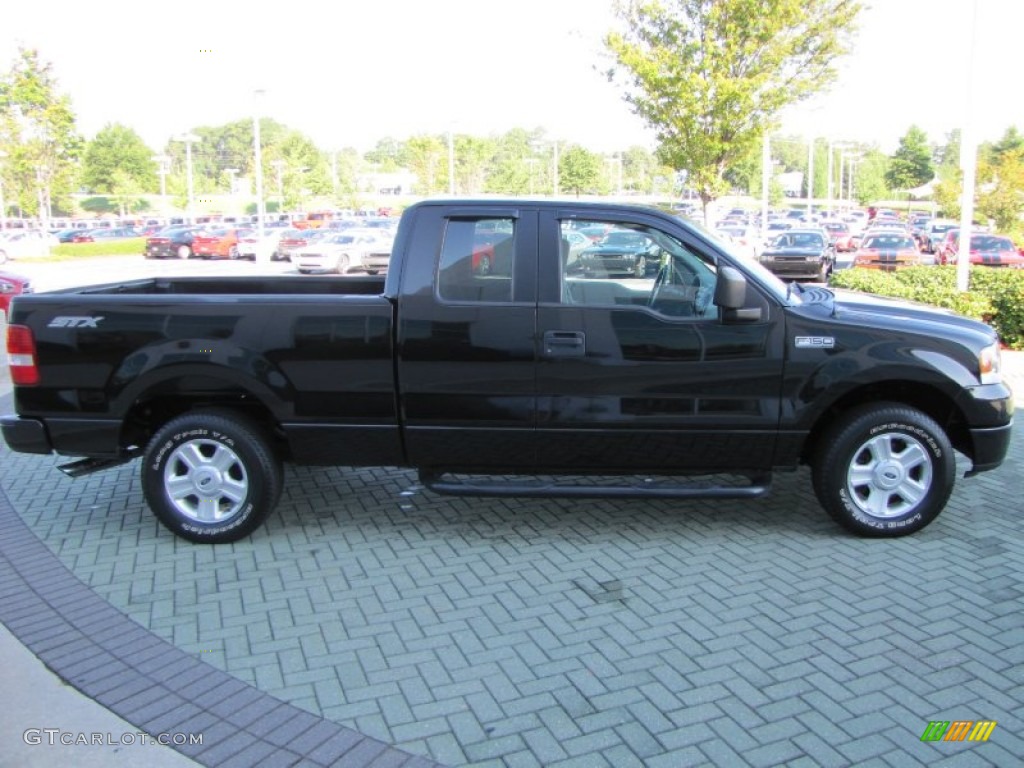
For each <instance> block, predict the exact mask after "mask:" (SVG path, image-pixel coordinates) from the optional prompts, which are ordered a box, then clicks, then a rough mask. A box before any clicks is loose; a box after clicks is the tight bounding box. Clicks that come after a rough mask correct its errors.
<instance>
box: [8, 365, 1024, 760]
mask: <svg viewBox="0 0 1024 768" xmlns="http://www.w3.org/2000/svg"><path fill="white" fill-rule="evenodd" d="M1021 357H1022V356H1021V355H1015V356H1013V363H1014V365H1015V367H1016V369H1017V379H1016V381H1017V384H1016V385H1015V386H1016V387H1017V390H1018V392H1024V387H1022V386H1021V382H1022V381H1024V377H1021V376H1020V374H1021V373H1024V371H1022V370H1020V369H1022V368H1024V365H1021V363H1022V360H1021ZM0 405H3V406H4V410H9V408H10V401H9V399H7V398H0ZM1021 414H1022V411H1021V410H1018V417H1019V418H1018V423H1019V424H1020V423H1024V421H1022V420H1021V419H1020V416H1021ZM1022 460H1024V432H1022V430H1020V429H1018V430H1017V432H1016V435H1015V439H1014V444H1013V448H1012V453H1011V456H1010V458H1009V461H1008V463H1007V465H1006V466H1004V467H1003V468H1001V469H1000V470H999V471H997V472H994V473H987V474H984V475H981V476H979V477H977V478H973V479H971V480H967V481H961V482H960V483H959V485H958V489H957V491H956V493H955V494H954V496H953V499H952V501H951V503H950V506H949V508H948V509H947V510H946V511H945V512H944V513H943V515H942V516H941V517H940V518H939V519H938V520H937V521H936V522H935V523H934V524H932V525H931V526H930V527H929V528H928V529H926V530H925V531H924V532H922V533H920V534H918V535H916V536H912V537H909V538H905V539H899V540H891V541H871V540H862V539H857V538H852V537H850V536H848V535H846V534H845V533H843V532H841V531H840V530H839V529H838V528H837V527H836V526H835V525H834V524H833V523H831V522H830V521H829V520H828V519H827V517H826V516H825V514H824V513H823V512H822V511H821V510H820V508H819V507H818V506H817V504H816V502H815V501H814V498H813V496H812V494H811V492H810V487H809V478H808V476H807V474H806V472H800V473H797V474H796V475H792V476H785V475H783V476H780V477H779V478H777V482H776V486H775V489H774V491H773V493H772V494H771V495H770V496H769V497H768V498H766V499H760V500H755V501H746V502H688V503H669V502H619V501H615V502H612V501H598V502H592V501H537V500H483V499H479V500H478V499H456V500H452V499H446V498H443V497H438V496H435V495H433V494H431V493H429V492H425V491H423V490H422V489H421V488H420V487H419V486H418V485H417V484H416V482H415V476H414V474H412V473H410V472H406V471H401V470H395V469H373V470H355V469H349V468H339V469H322V468H301V469H292V470H290V471H289V472H288V476H287V486H286V490H285V492H284V496H283V498H282V502H281V505H280V508H279V511H278V512H277V513H276V514H274V515H273V516H272V517H271V519H270V521H269V523H268V525H267V526H266V527H265V528H264V529H261V530H260V531H258V532H257V533H256V534H255V535H254V536H253V537H252V538H251V539H249V540H247V541H244V542H241V543H237V544H233V545H224V546H219V547H203V546H197V545H192V544H188V543H186V542H184V541H180V540H177V539H175V538H174V537H173V536H171V535H170V534H169V533H167V532H166V531H164V530H163V529H162V528H160V527H159V526H158V525H157V523H156V522H155V520H154V519H153V518H152V516H151V515H150V514H149V513H148V512H147V511H146V509H145V506H144V503H143V499H142V494H141V490H140V487H139V483H138V480H137V477H136V472H137V466H136V465H135V464H132V465H129V466H127V467H123V468H121V469H119V470H111V471H107V472H104V473H100V474H97V475H93V476H90V477H87V478H83V479H80V480H76V481H72V480H69V479H66V478H64V477H63V476H62V475H60V474H59V473H57V472H56V470H55V469H54V466H55V465H56V464H57V463H59V462H58V460H56V459H55V458H50V457H30V456H23V455H13V454H11V453H10V452H7V450H6V447H3V448H0V487H2V489H3V491H4V493H5V494H6V495H7V497H8V498H9V499H10V501H11V503H12V505H13V507H14V509H15V510H16V512H17V515H18V517H19V518H20V520H22V521H24V523H25V524H26V525H27V526H28V528H29V529H30V530H31V531H32V532H33V533H34V534H35V536H38V537H39V539H40V540H41V541H42V542H43V543H44V544H45V545H46V547H47V548H48V549H49V550H50V551H51V552H52V553H53V554H54V555H55V556H56V557H57V558H58V559H59V561H60V562H61V563H63V564H64V565H65V566H66V567H67V568H68V569H70V571H71V573H72V574H74V576H75V577H77V578H78V579H80V580H81V581H82V582H83V583H84V584H85V585H87V586H88V587H89V588H90V589H91V590H93V591H94V592H95V594H96V595H98V596H99V597H100V598H102V600H103V601H105V602H106V603H107V604H109V605H110V606H112V607H113V608H115V609H117V611H120V612H123V613H124V614H126V615H127V616H128V617H130V619H132V620H134V622H137V623H138V624H139V625H141V627H143V628H146V629H147V630H149V631H151V632H152V633H155V635H157V636H159V637H160V638H163V639H165V640H167V641H169V642H170V643H172V644H173V645H174V646H176V648H177V649H179V650H180V651H181V652H183V653H184V654H185V655H187V656H189V657H191V658H193V659H198V660H200V661H201V662H202V663H203V664H206V665H209V667H210V668H213V669H211V675H212V674H214V672H216V673H217V674H224V673H226V675H228V676H230V677H232V678H234V679H237V680H238V681H241V682H243V683H248V684H251V685H253V686H255V687H256V688H257V689H259V690H260V691H263V692H265V693H267V694H270V695H271V696H273V697H276V698H277V699H279V700H280V701H282V702H287V703H288V704H291V705H294V706H295V707H298V708H300V709H301V710H304V711H306V712H308V713H311V714H312V715H318V716H322V717H323V718H326V719H327V720H328V721H331V722H334V723H337V724H340V725H342V726H346V727H348V728H351V729H354V730H356V731H358V732H359V733H361V734H364V735H366V736H367V737H370V738H371V739H373V740H376V741H375V742H374V743H376V742H381V743H384V744H391V745H395V746H397V747H399V748H400V749H402V750H404V751H406V752H408V753H411V754H414V755H420V756H423V757H427V758H431V759H432V760H436V761H438V762H440V763H443V764H447V765H451V766H460V765H470V764H471V765H488V766H490V765H494V766H602V765H608V766H615V767H616V768H619V767H621V766H631V765H646V766H682V765H703V764H717V765H780V764H787V765H836V766H839V765H854V764H856V765H895V766H904V765H965V766H966V765H971V766H974V765H999V766H1007V765H1016V764H1020V756H1021V755H1024V740H1022V738H1021V736H1022V733H1024V731H1022V717H1021V712H1022V711H1024V610H1022V597H1024V565H1022V563H1024V507H1022V503H1021V501H1020V500H1021V499H1022V498H1024V477H1022V474H1021V472H1020V466H1021V462H1022ZM0 541H4V542H7V541H8V539H6V538H4V539H0ZM128 719H129V720H131V717H128ZM933 720H950V721H955V720H993V721H997V723H998V724H997V726H996V728H995V730H994V731H993V733H992V735H991V738H990V739H989V740H988V742H986V743H950V742H938V743H924V742H922V741H921V736H922V733H923V732H924V730H925V728H926V726H927V725H928V723H929V721H933ZM211 738H213V735H212V734H211ZM296 738H298V737H297V736H296ZM282 740H284V741H287V739H282ZM232 754H233V753H231V752H230V751H228V750H220V751H218V750H212V751H209V752H208V753H207V754H206V756H205V758H204V756H203V755H200V756H199V757H198V758H197V759H198V760H199V761H200V762H203V763H204V764H208V765H218V764H227V762H228V761H229V760H230V757H231V756H232ZM323 754H328V753H323ZM339 754H340V753H339ZM367 754H370V755H371V758H372V757H373V756H375V755H378V754H379V752H373V751H371V752H369V753H367ZM389 759H392V762H391V763H390V764H394V765H398V764H400V763H399V758H389ZM322 762H328V763H329V762H330V760H328V759H326V758H325V759H324V760H322ZM368 762H369V761H368V760H364V761H363V762H361V763H359V762H353V763H344V762H342V763H339V764H353V765H355V764H367V763H368ZM425 763H426V761H424V764H425ZM381 764H383V763H381Z"/></svg>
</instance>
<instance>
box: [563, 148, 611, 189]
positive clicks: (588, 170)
mask: <svg viewBox="0 0 1024 768" xmlns="http://www.w3.org/2000/svg"><path fill="white" fill-rule="evenodd" d="M601 165H602V161H601V158H600V156H598V155H596V154H594V153H593V152H591V151H590V150H589V149H585V148H583V147H581V146H579V145H578V144H573V145H572V146H569V147H567V148H566V149H565V150H564V151H563V152H562V155H561V157H560V158H559V161H558V183H559V186H560V187H561V188H562V189H565V190H568V191H570V192H574V193H575V194H576V196H577V197H579V196H580V195H581V194H583V193H584V192H593V191H595V190H596V187H597V186H598V184H599V183H600V181H601Z"/></svg>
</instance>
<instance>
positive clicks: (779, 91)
mask: <svg viewBox="0 0 1024 768" xmlns="http://www.w3.org/2000/svg"><path fill="white" fill-rule="evenodd" d="M860 9H861V4H860V3H859V2H856V1H855V0H665V2H651V1H649V0H629V1H628V2H626V3H625V4H624V5H622V6H620V7H619V11H618V15H619V18H620V20H621V21H622V22H623V23H624V26H625V28H624V29H622V30H613V31H612V32H610V33H609V34H608V35H607V36H606V38H605V45H606V47H607V48H608V50H609V51H610V52H611V54H612V56H613V58H614V60H615V64H614V65H613V67H612V69H611V70H610V71H609V78H610V79H614V77H615V75H616V74H623V75H626V76H628V77H629V78H630V81H631V82H630V83H629V85H628V86H627V88H628V90H627V92H626V94H625V99H626V101H627V102H628V103H629V104H631V105H632V107H633V110H634V111H635V112H636V113H637V114H638V115H639V116H640V117H641V118H642V119H643V120H644V121H645V122H647V123H648V124H649V125H650V126H651V127H652V128H654V130H655V132H656V135H657V140H658V145H659V146H658V155H659V158H660V159H661V161H662V162H663V163H665V164H666V165H668V166H670V167H671V168H673V169H674V170H677V171H680V170H685V171H687V172H688V182H687V183H688V186H690V187H691V188H694V189H696V190H697V192H698V194H699V195H700V198H701V201H702V203H703V205H704V211H705V218H706V216H707V206H708V203H710V202H711V201H712V200H714V199H715V198H716V197H718V196H719V195H720V194H721V193H722V192H723V191H724V189H725V187H726V184H725V181H724V178H723V176H724V174H725V171H726V170H728V169H729V167H730V166H731V165H732V164H733V163H734V162H735V161H737V160H738V159H740V158H742V157H744V156H745V155H746V154H747V152H749V151H750V149H751V147H753V146H754V145H755V144H757V143H758V142H759V141H760V140H761V137H762V136H763V134H764V133H765V131H767V130H768V129H769V128H770V127H771V125H772V122H773V120H774V119H775V117H776V115H777V114H778V113H779V111H780V110H781V109H782V108H783V107H785V106H787V105H788V104H792V103H794V102H797V101H800V100H802V99H805V98H807V97H809V96H810V95H812V94H813V93H814V92H816V91H818V90H820V89H821V88H823V87H824V86H825V85H827V84H828V83H829V82H831V81H832V80H834V79H835V75H836V72H835V69H834V68H833V66H832V63H833V61H834V60H835V59H836V58H837V57H838V56H840V55H843V54H845V53H846V52H847V51H848V50H849V47H850V42H849V40H850V32H851V30H852V28H853V25H854V22H855V20H856V17H857V14H858V13H859V12H860Z"/></svg>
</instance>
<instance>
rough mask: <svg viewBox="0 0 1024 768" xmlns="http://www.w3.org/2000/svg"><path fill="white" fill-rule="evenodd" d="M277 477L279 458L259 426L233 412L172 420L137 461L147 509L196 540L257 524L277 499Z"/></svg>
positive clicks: (219, 540)
mask: <svg viewBox="0 0 1024 768" xmlns="http://www.w3.org/2000/svg"><path fill="white" fill-rule="evenodd" d="M281 482H282V470H281V462H280V461H279V460H278V459H277V457H276V456H275V455H274V453H273V451H272V450H271V448H270V445H269V443H268V442H267V439H266V437H264V435H263V433H262V431H261V430H260V429H259V427H257V426H256V425H255V424H254V423H253V422H251V421H250V420H249V419H247V418H245V417H244V416H241V415H239V414H236V413H234V412H232V411H222V410H211V411H197V412H193V413H186V414H184V415H182V416H179V417H177V418H175V419H172V420H171V421H169V422H167V423H166V424H165V425H164V426H163V427H161V428H160V429H159V430H158V431H157V433H156V434H155V435H153V438H152V439H151V440H150V441H149V445H148V446H147V447H146V451H145V454H144V456H143V462H142V490H143V493H144V494H145V497H146V502H147V503H148V504H149V508H150V509H151V510H153V513H154V514H155V515H156V517H157V519H158V520H159V521H160V522H161V523H163V525H164V526H165V527H166V528H167V529H168V530H170V531H171V532H173V533H174V534H176V535H178V536H180V537H182V538H183V539H188V540H189V541H193V542H197V543H200V544H224V543H228V542H232V541H238V540H240V539H243V538H245V537H246V536H248V535H249V534H250V533H252V532H253V531H254V530H256V528H258V527H259V526H260V525H261V524H262V523H263V521H264V520H265V519H266V518H267V515H269V514H270V512H271V511H272V510H273V509H274V507H275V506H276V505H277V500H278V498H279V497H280V495H281ZM204 496H205V497H204Z"/></svg>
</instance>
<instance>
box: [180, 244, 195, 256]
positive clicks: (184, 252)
mask: <svg viewBox="0 0 1024 768" xmlns="http://www.w3.org/2000/svg"><path fill="white" fill-rule="evenodd" d="M178 258H179V259H191V258H192V249H191V248H189V247H188V246H187V245H179V246H178Z"/></svg>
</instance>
